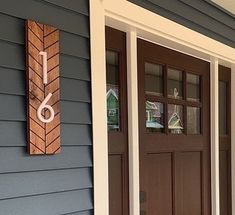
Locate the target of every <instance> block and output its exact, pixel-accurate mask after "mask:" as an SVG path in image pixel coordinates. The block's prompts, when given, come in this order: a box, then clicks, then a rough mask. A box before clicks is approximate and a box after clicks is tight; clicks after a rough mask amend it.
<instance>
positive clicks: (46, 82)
mask: <svg viewBox="0 0 235 215" xmlns="http://www.w3.org/2000/svg"><path fill="white" fill-rule="evenodd" d="M26 61H27V68H26V70H27V76H26V78H27V81H26V83H27V130H28V149H29V153H30V154H32V155H40V154H41V155H42V154H57V153H59V152H60V150H61V148H60V83H59V30H58V29H56V28H54V27H52V26H48V25H44V24H40V23H38V22H34V21H30V20H27V21H26Z"/></svg>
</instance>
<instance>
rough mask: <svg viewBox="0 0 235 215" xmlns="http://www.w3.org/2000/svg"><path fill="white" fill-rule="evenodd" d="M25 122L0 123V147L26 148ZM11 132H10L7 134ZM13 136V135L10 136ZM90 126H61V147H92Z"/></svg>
mask: <svg viewBox="0 0 235 215" xmlns="http://www.w3.org/2000/svg"><path fill="white" fill-rule="evenodd" d="M25 130H26V122H24V121H18V122H16V121H0V137H1V141H0V147H1V146H5V147H7V146H8V147H9V146H11V147H12V146H23V147H26V133H25ZM9 131H11V132H9ZM12 134H14V135H12ZM91 135H92V131H91V125H87V124H64V123H63V124H62V125H61V144H62V146H82V145H92V139H91Z"/></svg>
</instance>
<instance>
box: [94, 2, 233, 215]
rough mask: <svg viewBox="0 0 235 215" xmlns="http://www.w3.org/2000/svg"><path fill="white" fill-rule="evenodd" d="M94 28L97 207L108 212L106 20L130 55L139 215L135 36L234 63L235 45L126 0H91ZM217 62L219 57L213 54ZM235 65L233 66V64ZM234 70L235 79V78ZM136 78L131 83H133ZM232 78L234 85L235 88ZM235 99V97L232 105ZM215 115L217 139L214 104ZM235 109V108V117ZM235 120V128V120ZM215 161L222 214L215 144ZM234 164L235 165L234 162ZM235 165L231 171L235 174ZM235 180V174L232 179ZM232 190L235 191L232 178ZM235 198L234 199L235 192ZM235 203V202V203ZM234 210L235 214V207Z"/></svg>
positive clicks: (133, 205) (133, 176) (135, 210)
mask: <svg viewBox="0 0 235 215" xmlns="http://www.w3.org/2000/svg"><path fill="white" fill-rule="evenodd" d="M90 24H91V25H90V29H91V31H90V32H91V74H92V114H93V161H94V212H95V215H108V147H107V124H106V123H107V119H106V91H105V86H106V78H105V76H106V74H105V25H109V26H110V27H115V28H117V29H119V30H122V31H125V32H127V42H128V43H127V55H128V110H129V117H128V125H129V130H128V131H129V149H130V150H132V151H130V154H129V156H130V163H129V167H130V170H129V171H130V215H139V197H138V194H139V193H138V192H139V189H138V186H139V168H138V165H139V162H138V156H139V155H138V140H139V136H138V102H137V101H138V99H137V98H138V95H137V77H136V76H137V75H136V74H137V65H136V63H137V59H136V56H137V53H136V52H137V51H136V42H135V40H136V38H137V37H140V38H143V39H145V40H149V41H151V42H153V43H156V44H159V45H162V46H165V47H168V48H170V49H173V50H177V51H180V52H183V53H186V54H188V55H192V56H195V57H197V58H200V59H203V60H206V61H208V62H211V59H217V61H218V64H221V65H224V66H227V67H230V68H231V66H232V64H234V65H235V49H233V48H231V47H229V46H227V45H225V44H223V43H220V42H218V41H216V40H213V39H211V38H209V37H207V36H204V35H202V34H200V33H198V32H195V31H193V30H191V29H189V28H186V27H184V26H182V25H179V24H177V23H175V22H173V21H170V20H168V19H166V18H163V17H161V16H159V15H157V14H155V13H152V12H150V11H148V10H146V9H144V8H141V7H139V6H136V5H134V4H132V3H130V2H128V1H126V0H90ZM213 62H214V60H213ZM211 68H212V69H211V74H214V76H213V79H212V80H214V81H215V82H213V83H214V84H215V85H214V86H213V87H212V88H211V90H212V92H211V95H213V99H212V100H211V107H214V106H215V105H217V104H218V92H217V90H218V89H217V88H218V86H217V85H218V84H216V83H217V81H218V80H217V81H216V77H217V75H216V74H215V73H212V71H215V70H216V67H214V66H213V67H211ZM233 68H234V67H233ZM234 72H235V69H233V72H232V81H234V82H232V83H234V84H235V78H234V75H233V73H234ZM130 83H131V84H130ZM234 84H232V89H233V88H234V87H233V85H234ZM234 108H235V101H234V99H232V110H233V109H234ZM211 111H212V113H211V114H212V116H215V117H217V119H216V120H215V122H213V123H216V124H213V125H214V126H213V129H212V130H211V131H212V133H211V135H212V136H211V139H213V140H214V141H217V142H218V133H216V132H217V131H218V130H217V129H218V110H217V109H214V108H213V109H211ZM234 117H235V115H234V114H233V112H232V118H234ZM231 122H232V131H234V130H235V124H234V123H233V120H231ZM233 133H235V132H232V154H233V157H232V159H233V160H234V159H235V158H234V154H235V152H234V151H235V148H234V147H233V142H235V141H234V140H235V135H234V134H233ZM212 158H213V159H214V161H215V163H213V165H214V166H213V168H212V171H211V178H212V179H211V180H212V181H211V184H212V199H211V200H212V207H213V208H212V211H213V213H212V214H213V215H219V207H218V202H219V178H218V147H216V148H214V149H213V156H212ZM233 163H234V162H233ZM233 166H234V165H233ZM234 178H235V171H232V179H234ZM232 181H235V180H232ZM232 196H235V183H234V182H233V189H232ZM232 201H233V202H234V203H235V200H234V198H232ZM233 205H234V204H233ZM233 215H235V213H234V210H233Z"/></svg>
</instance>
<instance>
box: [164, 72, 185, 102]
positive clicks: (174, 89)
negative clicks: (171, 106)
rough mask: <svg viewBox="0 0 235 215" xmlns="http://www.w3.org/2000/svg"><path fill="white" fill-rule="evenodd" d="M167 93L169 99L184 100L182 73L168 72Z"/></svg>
mask: <svg viewBox="0 0 235 215" xmlns="http://www.w3.org/2000/svg"><path fill="white" fill-rule="evenodd" d="M167 77H168V81H167V92H168V97H169V98H174V99H182V95H183V92H182V91H183V90H182V83H183V82H182V80H183V75H182V71H179V70H176V69H168V70H167Z"/></svg>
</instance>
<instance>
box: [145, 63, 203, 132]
mask: <svg viewBox="0 0 235 215" xmlns="http://www.w3.org/2000/svg"><path fill="white" fill-rule="evenodd" d="M145 98H146V102H145V106H146V131H147V132H153V133H169V134H194V135H197V134H201V127H202V125H201V108H202V103H201V76H200V75H199V74H198V73H196V74H195V73H194V72H191V71H186V70H184V69H180V68H174V67H171V66H170V65H167V64H164V65H163V64H159V63H157V62H150V61H148V62H145Z"/></svg>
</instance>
